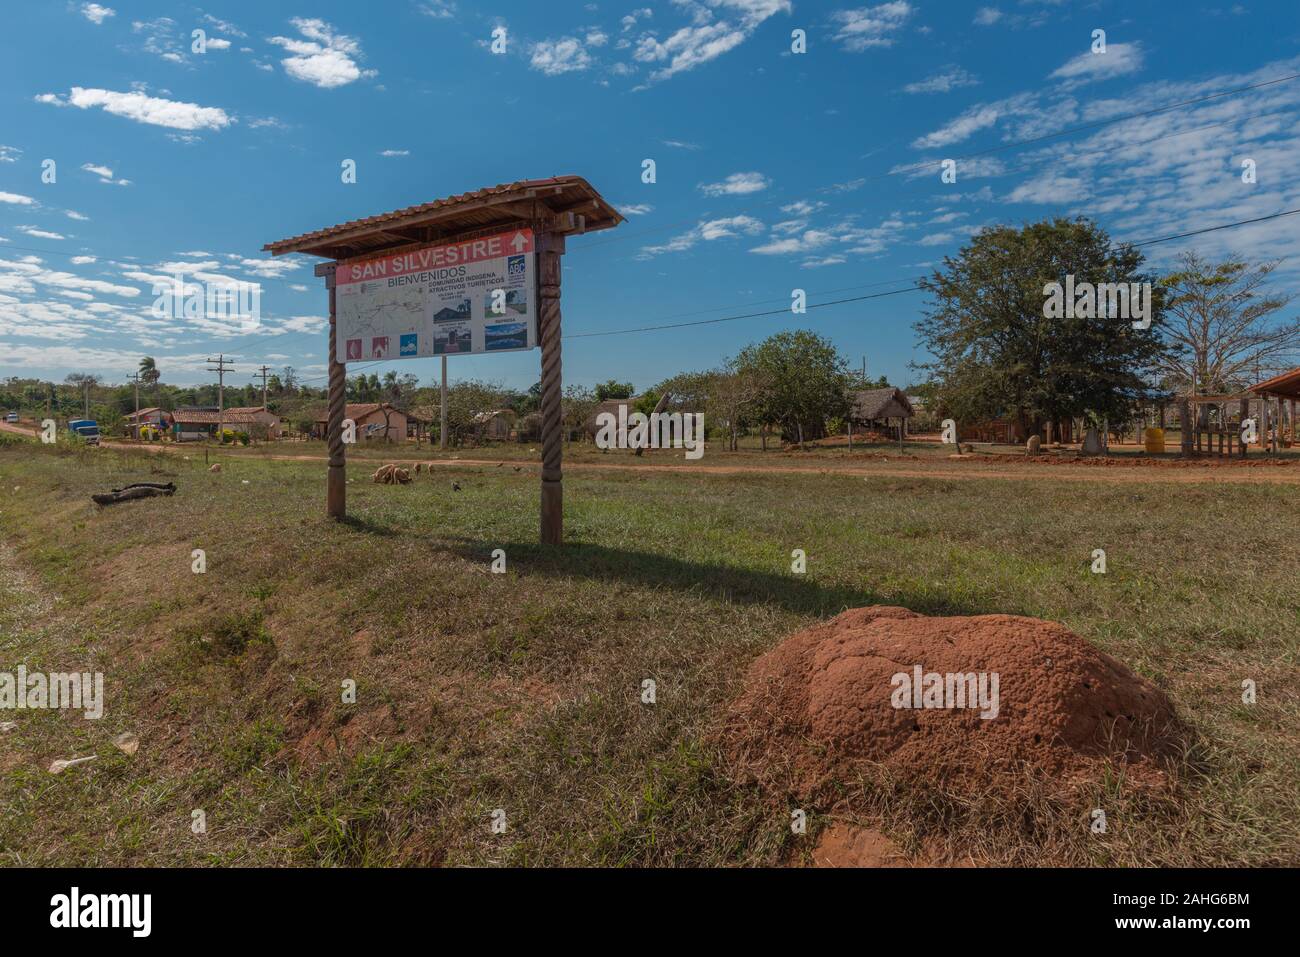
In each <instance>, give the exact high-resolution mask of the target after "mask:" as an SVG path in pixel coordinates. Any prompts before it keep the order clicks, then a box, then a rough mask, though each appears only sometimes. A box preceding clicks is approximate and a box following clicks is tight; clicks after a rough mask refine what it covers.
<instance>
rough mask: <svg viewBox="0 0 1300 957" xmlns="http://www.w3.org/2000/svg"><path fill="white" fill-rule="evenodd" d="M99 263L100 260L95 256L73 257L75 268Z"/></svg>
mask: <svg viewBox="0 0 1300 957" xmlns="http://www.w3.org/2000/svg"><path fill="white" fill-rule="evenodd" d="M98 261H99V260H98V258H97V257H95V256H73V257H72V265H74V266H86V265H89V264H90V263H93V262H98Z"/></svg>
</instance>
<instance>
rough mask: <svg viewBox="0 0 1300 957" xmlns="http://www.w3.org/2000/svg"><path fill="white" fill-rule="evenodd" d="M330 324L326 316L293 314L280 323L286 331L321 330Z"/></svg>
mask: <svg viewBox="0 0 1300 957" xmlns="http://www.w3.org/2000/svg"><path fill="white" fill-rule="evenodd" d="M327 325H329V318H328V317H326V316H291V317H290V318H288V319H286V320H284V321H283V322H282V323H280V328H281V329H283V330H284V331H285V332H320V331H321V330H322V329H324V328H325V327H326V326H327Z"/></svg>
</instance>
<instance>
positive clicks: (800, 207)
mask: <svg viewBox="0 0 1300 957" xmlns="http://www.w3.org/2000/svg"><path fill="white" fill-rule="evenodd" d="M825 208H826V204H825V203H823V202H822V201H821V200H817V202H815V203H810V202H808V201H807V200H806V199H799V200H795V201H794V202H793V203H787V204H786V205H784V206H782V207H781V212H783V213H789V214H790V215H791V216H811V215H812V214H813V213H815V212H817V211H819V210H822V209H825Z"/></svg>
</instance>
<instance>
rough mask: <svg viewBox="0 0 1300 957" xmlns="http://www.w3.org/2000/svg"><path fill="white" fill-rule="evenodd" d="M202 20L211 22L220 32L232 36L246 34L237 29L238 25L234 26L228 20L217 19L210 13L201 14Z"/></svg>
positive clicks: (243, 35) (244, 35)
mask: <svg viewBox="0 0 1300 957" xmlns="http://www.w3.org/2000/svg"><path fill="white" fill-rule="evenodd" d="M203 22H204V23H210V24H212V25H213V26H214V27H216V28H217V29H218V30H220V31H221V32H222V33H229V34H230V35H231V36H232V37H246V36H248V34H247V33H245V32H244V31H243V30H241V29H239V27H237V26H235V25H234V24H233V23H231V22H229V21H228V20H219V19H218V18H216V17H214V16H213V15H212V14H210V13H205V14H203Z"/></svg>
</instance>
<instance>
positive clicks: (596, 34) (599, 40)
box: [585, 30, 609, 47]
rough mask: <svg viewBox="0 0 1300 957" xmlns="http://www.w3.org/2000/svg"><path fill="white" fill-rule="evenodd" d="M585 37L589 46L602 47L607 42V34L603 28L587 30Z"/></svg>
mask: <svg viewBox="0 0 1300 957" xmlns="http://www.w3.org/2000/svg"><path fill="white" fill-rule="evenodd" d="M585 39H586V41H587V46H589V47H603V46H604V45H605V44H606V43H608V42H609V34H607V33H605V32H604V31H603V30H588V31H587V36H586V37H585Z"/></svg>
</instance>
